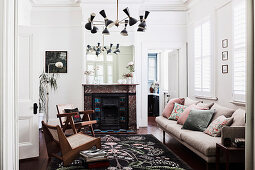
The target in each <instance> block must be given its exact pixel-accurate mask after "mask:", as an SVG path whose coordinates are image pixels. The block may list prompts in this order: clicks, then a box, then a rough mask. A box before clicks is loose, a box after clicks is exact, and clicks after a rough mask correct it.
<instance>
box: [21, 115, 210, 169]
mask: <svg viewBox="0 0 255 170" xmlns="http://www.w3.org/2000/svg"><path fill="white" fill-rule="evenodd" d="M148 123H149V125H148V128H140V129H139V130H138V134H153V135H154V136H155V137H156V138H158V139H159V140H160V141H163V140H162V139H163V132H162V130H161V129H159V128H158V127H157V125H156V122H155V118H154V117H149V121H148ZM166 145H167V147H168V148H169V149H170V150H172V151H173V152H174V153H175V154H176V155H178V156H179V157H180V158H181V159H182V160H183V161H185V162H186V163H187V164H188V165H189V166H190V167H191V168H193V169H195V170H205V169H206V167H207V164H206V162H205V161H204V160H203V159H201V158H200V157H198V156H197V155H196V154H194V153H193V152H192V151H190V150H189V149H188V148H186V147H185V146H183V145H182V144H180V143H179V142H178V141H177V140H175V139H174V138H172V137H171V136H169V135H166ZM47 163H48V156H47V151H46V146H45V142H44V138H43V134H42V133H41V132H40V156H39V157H38V158H34V159H28V160H21V161H20V170H46V169H47ZM212 169H214V168H212Z"/></svg>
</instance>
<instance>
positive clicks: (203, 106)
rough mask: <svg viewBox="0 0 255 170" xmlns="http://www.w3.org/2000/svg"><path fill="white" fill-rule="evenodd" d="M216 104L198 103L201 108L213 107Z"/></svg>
mask: <svg viewBox="0 0 255 170" xmlns="http://www.w3.org/2000/svg"><path fill="white" fill-rule="evenodd" d="M213 105H214V103H198V104H197V106H199V107H201V108H208V109H211V107H212V106H213Z"/></svg>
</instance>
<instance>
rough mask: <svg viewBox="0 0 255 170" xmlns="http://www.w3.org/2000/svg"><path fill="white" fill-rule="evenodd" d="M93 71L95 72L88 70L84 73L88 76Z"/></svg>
mask: <svg viewBox="0 0 255 170" xmlns="http://www.w3.org/2000/svg"><path fill="white" fill-rule="evenodd" d="M92 73H93V71H88V70H87V71H85V72H84V74H85V75H86V76H90V75H91V74H92Z"/></svg>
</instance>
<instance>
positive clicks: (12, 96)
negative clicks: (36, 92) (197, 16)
mask: <svg viewBox="0 0 255 170" xmlns="http://www.w3.org/2000/svg"><path fill="white" fill-rule="evenodd" d="M0 17H1V19H0V41H1V42H0V152H1V153H0V169H1V170H4V169H8V170H9V169H10V170H11V169H18V168H19V164H18V163H19V162H18V160H19V159H18V153H19V147H18V128H17V127H18V124H17V123H18V121H17V115H16V112H15V110H16V103H17V102H16V83H15V82H16V81H15V76H16V69H15V66H16V63H15V57H16V52H17V45H16V38H17V25H18V24H17V0H3V1H1V2H0Z"/></svg>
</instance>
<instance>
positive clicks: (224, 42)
mask: <svg viewBox="0 0 255 170" xmlns="http://www.w3.org/2000/svg"><path fill="white" fill-rule="evenodd" d="M227 47H228V39H224V40H222V48H227Z"/></svg>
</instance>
